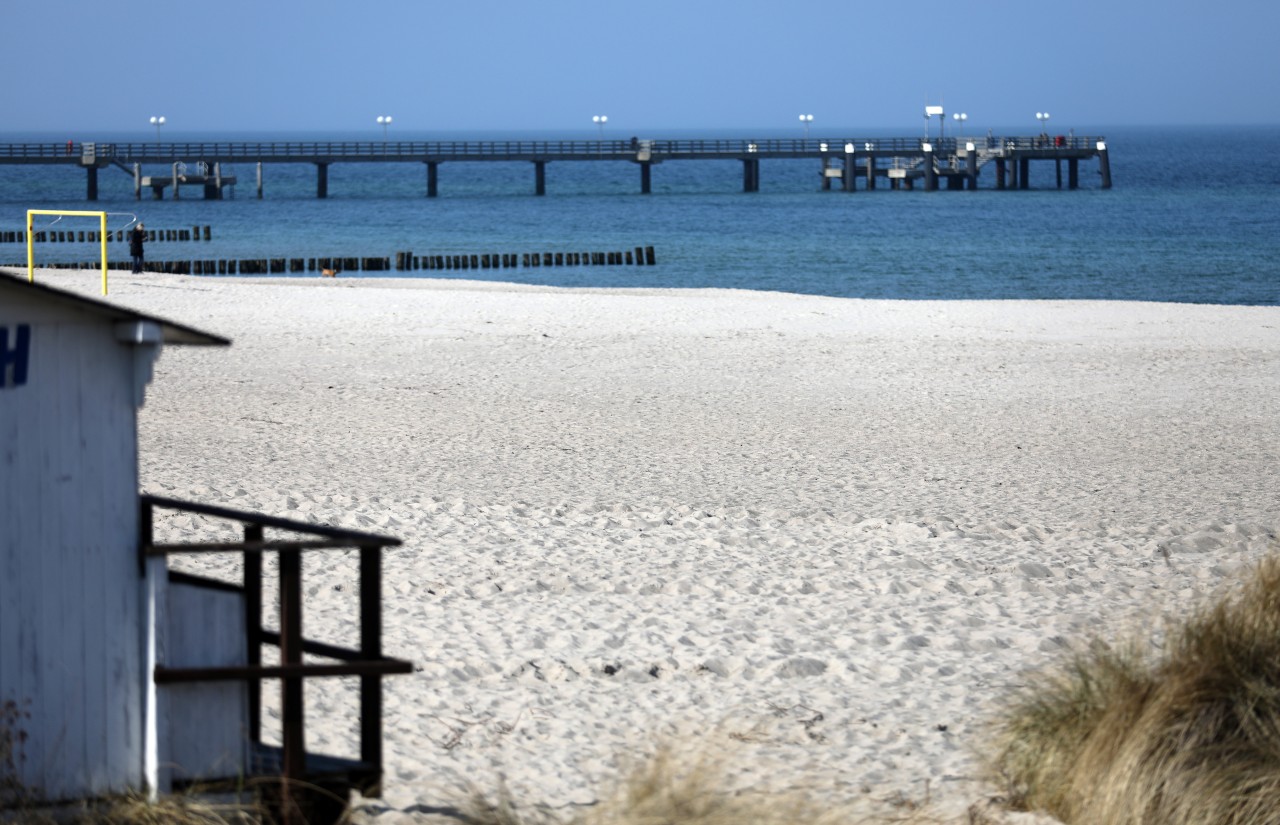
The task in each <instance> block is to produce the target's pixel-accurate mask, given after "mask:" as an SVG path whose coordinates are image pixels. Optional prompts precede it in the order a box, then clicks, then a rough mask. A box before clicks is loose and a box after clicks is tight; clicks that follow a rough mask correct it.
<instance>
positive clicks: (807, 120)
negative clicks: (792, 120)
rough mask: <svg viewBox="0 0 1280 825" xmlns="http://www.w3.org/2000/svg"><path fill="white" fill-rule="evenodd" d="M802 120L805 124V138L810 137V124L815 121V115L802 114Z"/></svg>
mask: <svg viewBox="0 0 1280 825" xmlns="http://www.w3.org/2000/svg"><path fill="white" fill-rule="evenodd" d="M800 122H801V123H803V124H804V139H805V140H808V139H809V124H810V123H813V115H800Z"/></svg>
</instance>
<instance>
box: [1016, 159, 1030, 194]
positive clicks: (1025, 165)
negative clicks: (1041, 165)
mask: <svg viewBox="0 0 1280 825" xmlns="http://www.w3.org/2000/svg"><path fill="white" fill-rule="evenodd" d="M1018 188H1019V189H1030V188H1031V158H1028V157H1020V158H1018Z"/></svg>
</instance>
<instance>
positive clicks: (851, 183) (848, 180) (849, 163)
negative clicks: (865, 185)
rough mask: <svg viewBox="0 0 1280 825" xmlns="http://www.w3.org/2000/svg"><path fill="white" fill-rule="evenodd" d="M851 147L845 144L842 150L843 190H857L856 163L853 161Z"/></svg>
mask: <svg viewBox="0 0 1280 825" xmlns="http://www.w3.org/2000/svg"><path fill="white" fill-rule="evenodd" d="M852 149H853V147H852V146H846V147H845V151H844V191H846V192H856V191H858V164H857V163H856V162H855V161H854V157H853V151H852Z"/></svg>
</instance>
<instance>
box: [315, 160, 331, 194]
mask: <svg viewBox="0 0 1280 825" xmlns="http://www.w3.org/2000/svg"><path fill="white" fill-rule="evenodd" d="M316 197H317V198H319V199H320V200H324V199H325V198H327V197H329V164H327V163H317V164H316Z"/></svg>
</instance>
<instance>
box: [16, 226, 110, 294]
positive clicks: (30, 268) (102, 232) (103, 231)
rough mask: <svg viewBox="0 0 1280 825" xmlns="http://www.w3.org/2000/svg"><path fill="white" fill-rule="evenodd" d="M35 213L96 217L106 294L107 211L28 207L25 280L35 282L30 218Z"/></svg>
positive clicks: (34, 256)
mask: <svg viewBox="0 0 1280 825" xmlns="http://www.w3.org/2000/svg"><path fill="white" fill-rule="evenodd" d="M36 215H59V216H63V217H67V216H72V217H82V218H83V217H94V216H97V218H98V228H99V232H98V238H99V239H100V240H101V242H102V294H103V295H106V294H107V213H106V212H78V211H74V210H72V211H67V210H61V209H28V210H27V281H29V282H30V283H35V281H36V241H35V232H33V231H32V224H31V219H32V218H33V217H35V216H36Z"/></svg>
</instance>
